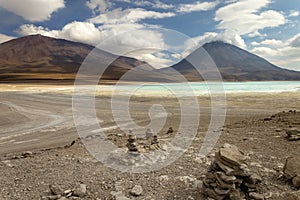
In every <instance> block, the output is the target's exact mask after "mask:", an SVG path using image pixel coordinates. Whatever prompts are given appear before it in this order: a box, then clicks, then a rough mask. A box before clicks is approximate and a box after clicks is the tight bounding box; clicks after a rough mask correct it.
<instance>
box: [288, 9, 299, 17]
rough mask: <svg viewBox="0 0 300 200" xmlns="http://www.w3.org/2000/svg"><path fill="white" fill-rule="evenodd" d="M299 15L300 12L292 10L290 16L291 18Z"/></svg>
mask: <svg viewBox="0 0 300 200" xmlns="http://www.w3.org/2000/svg"><path fill="white" fill-rule="evenodd" d="M299 14H300V13H299V11H297V10H291V11H290V14H289V17H298V16H299Z"/></svg>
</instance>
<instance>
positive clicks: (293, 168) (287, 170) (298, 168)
mask: <svg viewBox="0 0 300 200" xmlns="http://www.w3.org/2000/svg"><path fill="white" fill-rule="evenodd" d="M283 172H284V174H285V176H286V177H287V178H288V179H292V178H294V177H296V176H300V156H297V157H289V158H287V160H286V162H285V165H284V168H283Z"/></svg>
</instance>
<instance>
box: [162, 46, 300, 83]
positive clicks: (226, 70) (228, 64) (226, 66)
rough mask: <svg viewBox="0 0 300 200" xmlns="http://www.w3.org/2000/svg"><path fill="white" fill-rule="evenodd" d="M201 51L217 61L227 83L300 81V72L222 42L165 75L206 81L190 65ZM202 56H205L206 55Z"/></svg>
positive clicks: (216, 64)
mask: <svg viewBox="0 0 300 200" xmlns="http://www.w3.org/2000/svg"><path fill="white" fill-rule="evenodd" d="M202 48H203V49H204V50H205V51H206V52H207V53H208V55H209V56H210V57H211V59H212V60H213V61H214V64H215V66H217V68H218V70H219V71H220V73H221V76H222V78H223V79H224V80H225V81H276V80H282V81H284V80H300V72H298V71H293V70H288V69H283V68H280V67H278V66H276V65H274V64H272V63H270V62H269V61H267V60H266V59H264V58H262V57H260V56H258V55H255V54H252V53H250V52H248V51H246V50H244V49H241V48H239V47H237V46H234V45H232V44H228V43H225V42H222V41H213V42H209V43H205V44H204V45H203V46H202V47H200V48H198V49H196V50H195V51H194V52H192V53H191V54H190V55H188V56H187V57H186V58H185V59H183V60H181V61H180V62H178V63H176V64H174V65H172V66H170V67H169V68H167V69H164V70H162V71H165V72H167V71H168V70H169V69H175V70H176V71H178V72H180V73H181V74H183V75H184V76H185V77H186V78H187V79H188V80H190V81H198V80H203V78H202V77H201V76H200V75H199V73H198V72H197V71H196V70H195V68H194V67H193V66H192V65H191V64H190V63H189V62H188V61H187V60H189V59H191V58H192V57H193V56H195V54H197V52H200V51H203V49H202ZM199 54H203V52H200V53H199ZM167 73H168V72H167Z"/></svg>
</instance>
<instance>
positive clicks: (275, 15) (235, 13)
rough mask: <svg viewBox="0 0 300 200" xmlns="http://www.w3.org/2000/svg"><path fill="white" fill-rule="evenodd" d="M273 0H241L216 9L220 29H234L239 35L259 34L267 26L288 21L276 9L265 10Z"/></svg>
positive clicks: (275, 25)
mask: <svg viewBox="0 0 300 200" xmlns="http://www.w3.org/2000/svg"><path fill="white" fill-rule="evenodd" d="M269 3H271V0H251V1H248V0H240V1H237V2H234V3H231V4H227V5H225V6H224V7H222V8H220V9H218V10H217V11H216V16H215V21H219V24H218V25H217V28H218V29H222V30H234V31H235V32H237V33H238V34H239V35H250V36H257V35H258V33H259V32H258V31H259V30H262V29H264V28H267V27H278V26H280V25H283V24H285V23H286V22H287V20H286V18H285V16H284V15H283V14H281V13H280V12H277V11H274V10H264V11H261V9H262V8H264V7H266V6H267V5H268V4H269Z"/></svg>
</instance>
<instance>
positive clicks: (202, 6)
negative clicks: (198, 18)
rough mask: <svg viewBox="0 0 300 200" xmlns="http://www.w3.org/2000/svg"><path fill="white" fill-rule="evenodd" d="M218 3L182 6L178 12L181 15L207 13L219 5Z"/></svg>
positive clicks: (197, 3) (196, 3)
mask: <svg viewBox="0 0 300 200" xmlns="http://www.w3.org/2000/svg"><path fill="white" fill-rule="evenodd" d="M218 3H219V2H218V1H215V2H200V1H197V2H195V3H192V4H180V5H179V6H178V8H177V10H176V11H177V12H180V13H189V12H195V11H207V10H212V9H213V8H215V7H216V6H217V5H218Z"/></svg>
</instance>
